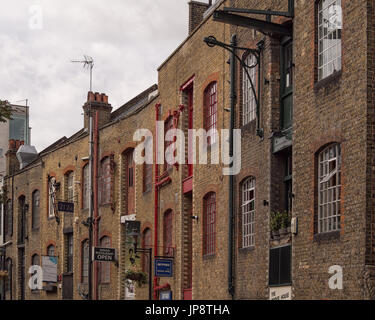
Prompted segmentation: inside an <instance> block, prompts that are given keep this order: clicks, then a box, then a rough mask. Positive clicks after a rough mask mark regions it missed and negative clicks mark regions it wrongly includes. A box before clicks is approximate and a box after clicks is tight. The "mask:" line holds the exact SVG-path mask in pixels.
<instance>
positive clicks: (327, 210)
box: [318, 144, 341, 233]
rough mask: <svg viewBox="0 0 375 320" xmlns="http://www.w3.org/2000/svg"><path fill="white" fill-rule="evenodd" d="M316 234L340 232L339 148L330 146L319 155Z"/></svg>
mask: <svg viewBox="0 0 375 320" xmlns="http://www.w3.org/2000/svg"><path fill="white" fill-rule="evenodd" d="M318 170H319V172H318V174H319V176H318V232H319V233H325V232H331V231H338V230H340V227H341V226H340V222H341V221H340V217H341V148H340V145H339V144H331V145H329V146H328V147H327V148H325V149H324V150H323V151H322V152H320V153H319V169H318Z"/></svg>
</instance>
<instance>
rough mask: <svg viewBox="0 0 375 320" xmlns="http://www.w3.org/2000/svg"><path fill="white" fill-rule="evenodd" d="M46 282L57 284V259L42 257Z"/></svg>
mask: <svg viewBox="0 0 375 320" xmlns="http://www.w3.org/2000/svg"><path fill="white" fill-rule="evenodd" d="M42 269H43V281H44V282H57V257H50V256H42Z"/></svg>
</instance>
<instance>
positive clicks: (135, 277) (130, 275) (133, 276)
mask: <svg viewBox="0 0 375 320" xmlns="http://www.w3.org/2000/svg"><path fill="white" fill-rule="evenodd" d="M125 279H127V280H132V281H135V282H137V284H138V286H139V287H142V285H144V284H146V283H147V274H146V273H144V272H136V271H132V270H129V271H127V272H126V274H125Z"/></svg>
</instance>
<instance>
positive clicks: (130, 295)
mask: <svg viewBox="0 0 375 320" xmlns="http://www.w3.org/2000/svg"><path fill="white" fill-rule="evenodd" d="M125 281H126V282H125V300H135V283H134V281H132V280H129V279H126V280H125Z"/></svg>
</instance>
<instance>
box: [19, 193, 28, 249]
mask: <svg viewBox="0 0 375 320" xmlns="http://www.w3.org/2000/svg"><path fill="white" fill-rule="evenodd" d="M26 227H27V224H26V197H25V196H20V197H19V198H18V243H19V244H23V243H25V239H26V235H27V228H26Z"/></svg>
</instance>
